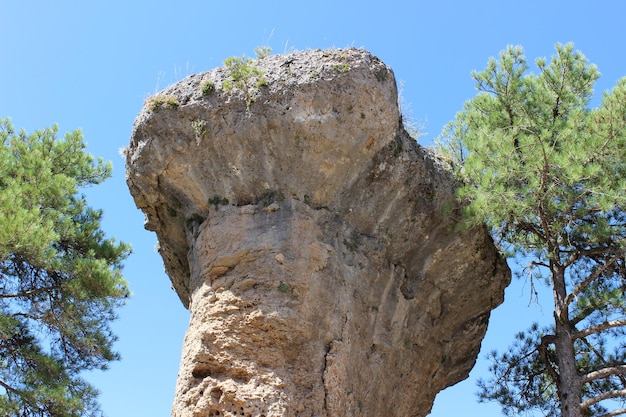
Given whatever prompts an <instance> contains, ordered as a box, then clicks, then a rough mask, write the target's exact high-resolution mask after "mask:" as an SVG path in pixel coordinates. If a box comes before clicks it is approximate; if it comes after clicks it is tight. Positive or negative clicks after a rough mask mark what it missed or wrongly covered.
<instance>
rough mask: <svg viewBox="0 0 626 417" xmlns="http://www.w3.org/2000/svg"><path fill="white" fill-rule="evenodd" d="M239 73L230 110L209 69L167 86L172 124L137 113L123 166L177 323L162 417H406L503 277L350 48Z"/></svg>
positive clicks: (448, 375) (154, 110)
mask: <svg viewBox="0 0 626 417" xmlns="http://www.w3.org/2000/svg"><path fill="white" fill-rule="evenodd" d="M255 65H256V66H257V67H258V68H259V69H260V70H261V71H262V74H263V77H264V82H263V83H262V84H258V85H257V84H254V85H252V84H251V86H250V89H246V91H245V94H244V92H242V91H237V89H233V88H228V89H227V90H224V89H223V88H222V86H223V85H224V81H226V80H228V77H229V74H228V72H227V71H226V69H224V68H217V69H214V70H212V71H209V72H207V73H203V74H198V75H193V76H190V77H187V78H186V79H184V80H182V81H180V82H179V83H177V84H175V85H173V86H171V87H168V88H167V89H166V90H164V91H163V92H161V93H160V94H161V95H162V96H164V97H173V98H174V99H175V100H176V102H177V103H179V104H178V106H176V107H175V108H174V107H172V108H167V107H165V106H162V107H154V106H149V105H146V107H144V109H143V110H142V111H141V113H140V114H139V116H138V117H137V120H136V123H135V126H134V130H133V134H132V138H131V143H130V146H129V148H128V149H127V182H128V186H129V188H130V190H131V193H132V195H133V197H134V198H135V202H136V204H137V206H138V207H139V208H140V209H141V210H143V212H144V213H145V214H146V225H145V226H146V228H147V229H149V230H153V231H155V232H156V233H157V236H158V238H159V242H160V252H161V255H162V257H163V260H164V263H165V268H166V271H167V273H168V275H169V277H170V278H171V280H172V284H173V287H174V288H175V290H176V291H177V293H178V295H179V297H180V299H181V301H182V302H183V304H184V305H185V306H186V307H188V308H189V310H190V313H191V320H190V324H189V330H188V331H187V334H186V337H185V341H184V343H183V358H182V361H181V367H180V372H179V379H178V384H177V391H176V398H175V404H174V407H173V414H174V416H177V417H191V416H200V415H202V416H266V417H269V416H358V415H362V416H381V415H386V416H424V415H426V414H427V413H428V412H429V411H430V408H431V406H432V402H433V400H434V396H435V395H436V394H437V392H439V391H440V390H441V389H443V388H445V387H447V386H449V385H452V384H454V383H456V382H458V381H460V380H462V379H464V378H466V377H467V375H468V373H469V370H470V369H471V368H472V366H473V364H474V362H475V360H476V356H477V354H478V351H479V349H480V342H481V340H482V338H483V336H484V333H485V331H486V328H487V321H488V318H489V314H490V311H491V310H492V309H493V308H495V307H496V306H497V305H499V304H500V303H501V302H502V299H503V292H504V288H505V286H506V285H508V282H509V280H510V272H509V269H508V267H507V266H506V263H505V262H504V260H503V259H502V258H501V257H500V256H499V254H498V253H497V251H496V249H495V248H494V246H493V243H492V241H491V239H490V237H489V235H488V233H487V232H486V230H484V229H483V228H477V229H474V230H471V231H463V230H462V229H461V228H459V227H458V225H457V224H456V220H455V216H453V215H450V213H451V212H452V213H453V212H454V210H455V207H456V204H457V203H456V201H455V196H454V193H455V187H456V185H457V184H456V182H455V180H454V179H453V177H452V176H451V175H450V173H449V172H448V171H447V170H446V169H445V168H444V167H443V166H442V165H441V164H440V163H439V162H438V160H437V158H436V157H434V156H433V155H432V154H431V152H430V151H428V150H427V149H425V148H422V147H420V146H419V145H418V144H417V143H416V142H415V141H414V140H413V139H412V138H411V137H409V135H408V134H407V133H406V132H405V131H404V129H403V127H402V123H401V117H400V113H399V110H398V106H397V90H396V83H395V78H394V75H393V72H392V71H391V69H390V68H389V67H387V66H386V65H385V64H383V63H382V62H381V61H380V60H379V59H377V58H376V57H374V56H372V55H371V54H369V53H368V52H366V51H364V50H358V49H353V48H350V49H345V50H331V51H319V50H316V51H306V52H293V53H289V54H285V55H276V56H269V57H265V58H263V59H260V60H258V61H257V62H256V63H255ZM251 82H254V80H251ZM206 85H211V86H212V88H211V89H207V88H206ZM251 95H253V96H251ZM251 98H252V100H251Z"/></svg>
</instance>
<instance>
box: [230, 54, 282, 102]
mask: <svg viewBox="0 0 626 417" xmlns="http://www.w3.org/2000/svg"><path fill="white" fill-rule="evenodd" d="M269 51H270V50H269V48H257V49H256V52H257V56H258V57H259V58H263V57H265V56H267V55H269ZM224 67H226V70H227V71H228V79H227V80H225V81H224V83H223V85H222V87H223V88H224V90H225V91H232V90H234V89H235V88H237V89H239V90H241V91H242V92H243V93H244V95H245V97H246V106H247V107H248V108H250V105H252V103H253V102H254V98H255V97H254V95H255V89H256V88H259V87H262V86H264V85H267V80H266V79H265V75H264V72H263V70H262V69H261V68H259V67H258V66H257V65H256V60H254V59H250V58H246V57H245V56H241V58H240V57H237V56H232V57H230V58H227V59H226V60H225V61H224Z"/></svg>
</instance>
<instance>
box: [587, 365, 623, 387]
mask: <svg viewBox="0 0 626 417" xmlns="http://www.w3.org/2000/svg"><path fill="white" fill-rule="evenodd" d="M621 374H626V365H615V366H611V367H609V368H602V369H600V370H598V371H593V372H589V373H588V374H587V375H585V376H583V383H586V382H591V381H595V380H596V379H602V378H606V377H608V376H611V375H621Z"/></svg>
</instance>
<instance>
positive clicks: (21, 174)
mask: <svg viewBox="0 0 626 417" xmlns="http://www.w3.org/2000/svg"><path fill="white" fill-rule="evenodd" d="M57 132H58V128H57V127H56V126H54V127H53V128H46V129H43V130H38V131H36V132H35V133H33V134H27V133H26V132H24V131H21V132H15V131H14V129H13V127H12V126H11V124H10V121H9V120H8V119H7V120H0V387H1V388H0V416H2V417H5V416H7V417H8V416H20V417H22V416H23V417H31V416H33V417H34V416H37V417H61V416H63V417H67V416H95V415H100V413H99V408H98V404H97V401H96V398H97V391H96V390H95V389H94V388H93V387H92V386H90V385H89V384H88V383H87V382H86V381H84V380H83V379H82V378H81V376H80V375H81V372H82V371H84V370H90V369H106V368H107V364H108V363H109V362H110V361H112V360H116V359H119V355H118V354H117V353H116V352H115V351H113V347H112V345H113V343H114V341H115V340H116V337H115V335H114V334H113V333H112V331H111V329H110V327H109V323H110V322H111V321H112V320H113V319H115V318H116V313H115V310H116V308H117V307H119V306H121V305H122V304H124V301H125V299H126V298H127V297H128V295H129V290H128V287H127V283H126V281H125V280H124V278H123V277H122V275H121V268H122V261H123V260H124V259H125V258H126V257H127V256H128V255H129V253H130V247H129V246H128V245H127V244H125V243H118V242H116V241H115V240H114V239H107V238H106V237H105V235H104V232H103V231H102V230H101V229H100V220H101V217H102V212H101V211H99V210H95V209H92V208H90V207H89V206H88V205H87V201H86V199H85V197H84V196H83V195H81V194H79V189H80V187H85V186H89V185H93V184H99V183H101V182H102V181H104V180H105V179H107V178H108V177H109V176H110V175H111V165H110V164H108V163H103V162H102V160H98V161H94V158H93V157H92V156H91V155H90V154H89V153H87V152H86V151H85V143H84V142H83V137H82V134H81V132H80V131H74V132H72V133H69V134H67V135H66V136H65V138H64V139H57V137H56V136H57Z"/></svg>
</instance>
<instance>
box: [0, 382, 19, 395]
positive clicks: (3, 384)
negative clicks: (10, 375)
mask: <svg viewBox="0 0 626 417" xmlns="http://www.w3.org/2000/svg"><path fill="white" fill-rule="evenodd" d="M0 386H2V388H4V389H5V390H7V391H10V392H12V393H14V394H17V395H22V393H21V392H20V391H19V390H18V389H15V388H13V387H12V386H10V385H9V384H7V383H6V382H4V381H2V380H0Z"/></svg>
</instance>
